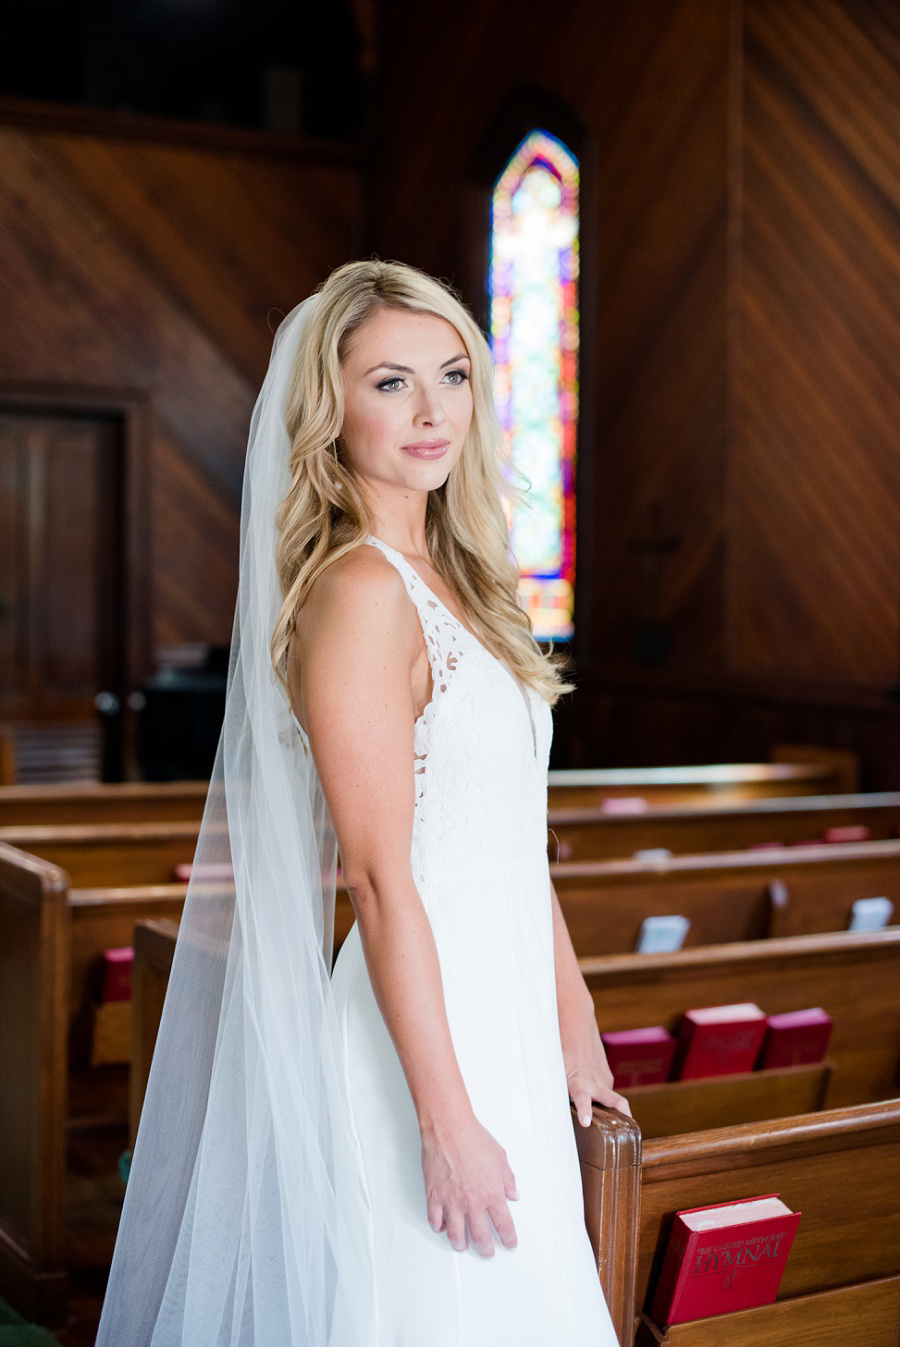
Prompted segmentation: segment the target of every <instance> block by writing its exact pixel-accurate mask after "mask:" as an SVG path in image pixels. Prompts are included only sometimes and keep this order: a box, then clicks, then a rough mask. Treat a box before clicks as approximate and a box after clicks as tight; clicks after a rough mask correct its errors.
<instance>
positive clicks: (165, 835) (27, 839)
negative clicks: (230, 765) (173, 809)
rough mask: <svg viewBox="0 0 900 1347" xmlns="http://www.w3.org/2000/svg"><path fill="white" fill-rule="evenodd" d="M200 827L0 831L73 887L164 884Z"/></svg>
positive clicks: (187, 855) (188, 855)
mask: <svg viewBox="0 0 900 1347" xmlns="http://www.w3.org/2000/svg"><path fill="white" fill-rule="evenodd" d="M199 828H200V825H199V823H196V822H190V821H183V822H180V823H126V824H116V823H95V824H91V825H86V824H60V825H57V826H43V827H25V826H22V827H16V828H0V842H6V843H8V844H9V845H11V846H14V847H18V848H19V849H21V850H22V851H27V852H29V853H31V854H32V855H35V856H41V857H43V859H44V860H48V861H50V862H51V863H52V864H54V865H58V866H60V867H61V868H62V869H64V870H65V871H66V873H67V874H68V875H69V878H70V880H71V882H72V884H73V886H74V887H76V888H104V887H107V886H118V887H121V886H123V885H125V886H127V885H135V884H168V883H171V882H172V880H173V879H174V874H175V867H176V865H180V864H182V863H186V862H187V863H189V862H190V861H191V860H192V859H193V856H194V849H195V847H196V845H197V833H198V831H199Z"/></svg>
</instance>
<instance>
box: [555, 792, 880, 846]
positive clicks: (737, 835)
mask: <svg viewBox="0 0 900 1347" xmlns="http://www.w3.org/2000/svg"><path fill="white" fill-rule="evenodd" d="M857 825H862V826H863V827H866V828H868V829H869V833H870V836H871V838H872V839H873V840H876V839H879V838H882V839H884V838H892V837H896V836H897V835H898V828H900V792H897V791H887V792H882V793H880V794H871V795H827V796H806V797H803V796H798V797H796V798H794V799H782V800H749V801H747V802H746V803H745V804H743V805H729V806H728V807H727V808H723V809H696V808H685V807H681V808H675V807H667V808H661V809H652V810H649V811H647V812H646V813H643V814H633V815H628V814H623V815H614V814H608V813H604V812H603V811H602V810H601V809H562V810H561V809H551V811H550V817H549V826H550V829H551V830H552V833H551V838H550V857H551V860H558V861H590V860H594V861H599V860H614V859H616V858H617V857H627V856H633V855H634V853H635V852H636V851H644V850H648V849H656V848H660V847H665V848H667V849H668V850H669V851H672V852H675V853H677V854H680V855H685V854H697V853H701V852H707V851H740V850H741V849H742V848H744V847H750V846H755V845H757V844H759V843H773V842H779V843H791V842H804V841H809V840H810V839H812V838H816V837H821V836H822V835H823V834H824V832H825V830H826V829H828V828H844V827H851V826H857ZM554 837H555V839H556V840H554ZM557 842H558V847H557Z"/></svg>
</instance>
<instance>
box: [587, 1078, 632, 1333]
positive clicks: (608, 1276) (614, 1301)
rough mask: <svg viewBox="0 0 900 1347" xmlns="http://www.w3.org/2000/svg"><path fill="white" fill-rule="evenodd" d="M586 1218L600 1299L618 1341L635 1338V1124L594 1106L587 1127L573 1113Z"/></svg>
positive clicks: (622, 1116) (623, 1116) (622, 1115)
mask: <svg viewBox="0 0 900 1347" xmlns="http://www.w3.org/2000/svg"><path fill="white" fill-rule="evenodd" d="M572 1125H573V1127H574V1128H575V1137H576V1145H577V1147H578V1159H579V1163H580V1165H581V1181H582V1186H583V1188H584V1216H585V1225H586V1226H587V1231H588V1235H589V1237H590V1241H591V1246H592V1248H593V1250H594V1255H595V1257H596V1259H597V1270H598V1273H599V1275H600V1282H601V1285H602V1286H603V1294H604V1295H605V1297H606V1303H607V1305H608V1306H609V1312H610V1314H611V1316H612V1321H613V1324H614V1325H615V1329H616V1333H617V1335H618V1338H619V1341H620V1342H621V1343H623V1344H627V1343H630V1342H631V1340H632V1336H633V1333H634V1296H635V1281H636V1276H637V1232H638V1222H639V1219H640V1202H641V1132H640V1128H639V1127H638V1125H637V1123H636V1122H635V1121H634V1119H633V1118H628V1117H626V1116H625V1114H623V1113H617V1112H615V1111H614V1110H613V1109H606V1108H601V1107H600V1106H599V1105H597V1104H595V1105H594V1109H593V1120H592V1122H591V1125H590V1127H582V1125H581V1123H580V1122H579V1121H578V1118H577V1116H576V1115H575V1110H574V1105H573V1107H572Z"/></svg>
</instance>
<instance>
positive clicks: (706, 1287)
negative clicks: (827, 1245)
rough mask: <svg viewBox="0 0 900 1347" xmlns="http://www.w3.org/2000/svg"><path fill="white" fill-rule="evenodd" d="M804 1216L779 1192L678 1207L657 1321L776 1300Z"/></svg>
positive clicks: (707, 1315) (673, 1321) (673, 1320)
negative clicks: (707, 1204)
mask: <svg viewBox="0 0 900 1347" xmlns="http://www.w3.org/2000/svg"><path fill="white" fill-rule="evenodd" d="M799 1221H800V1212H799V1211H791V1210H790V1208H789V1207H787V1206H786V1205H785V1204H784V1202H782V1201H781V1199H780V1198H779V1196H778V1194H777V1193H769V1194H767V1195H766V1196H765V1197H757V1198H751V1199H747V1200H744V1201H741V1202H728V1203H718V1204H716V1205H714V1206H711V1207H691V1208H688V1209H686V1210H685V1211H679V1212H677V1213H676V1215H675V1223H674V1225H673V1226H672V1233H671V1234H670V1236H669V1244H668V1247H667V1249H666V1256H665V1259H664V1261H663V1266H662V1272H661V1273H660V1277H659V1283H658V1285H657V1288H656V1295H655V1296H654V1299H653V1308H652V1311H651V1313H652V1316H653V1318H654V1319H655V1321H656V1323H657V1324H659V1325H669V1324H680V1323H684V1322H685V1321H686V1320H688V1319H708V1318H710V1317H711V1316H713V1315H716V1314H727V1313H730V1312H731V1311H733V1310H749V1309H753V1308H754V1307H755V1306H757V1305H770V1304H771V1303H772V1301H773V1300H774V1299H775V1297H776V1295H777V1294H778V1287H779V1286H780V1284H781V1276H782V1273H783V1272H784V1268H785V1264H786V1263H787V1258H788V1254H789V1253H790V1251H791V1245H792V1244H793V1242H794V1234H795V1232H796V1229H797V1225H798V1223H799Z"/></svg>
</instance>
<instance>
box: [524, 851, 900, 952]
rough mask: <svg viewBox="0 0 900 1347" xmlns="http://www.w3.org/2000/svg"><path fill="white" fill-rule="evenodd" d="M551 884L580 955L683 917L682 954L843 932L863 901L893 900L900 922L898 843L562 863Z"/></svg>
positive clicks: (622, 946)
mask: <svg viewBox="0 0 900 1347" xmlns="http://www.w3.org/2000/svg"><path fill="white" fill-rule="evenodd" d="M551 877H552V880H553V885H554V887H555V889H556V893H557V896H558V897H559V901H560V905H561V906H562V910H563V915H564V916H565V919H566V925H567V927H568V930H569V935H570V937H571V939H572V944H573V945H574V947H575V952H576V954H579V955H584V956H588V955H591V954H625V953H628V952H630V951H632V950H634V949H635V948H636V945H637V941H638V937H639V935H640V930H641V923H642V922H643V920H644V918H645V917H652V916H672V915H679V916H683V917H687V919H688V920H689V921H690V923H691V924H690V929H689V930H688V932H687V936H686V937H685V947H686V948H692V947H695V946H699V945H716V944H726V943H728V942H730V941H736V940H762V939H765V938H767V937H769V936H787V935H814V934H817V933H820V932H827V931H842V930H846V929H847V926H848V924H849V921H850V916H851V909H852V905H853V903H854V902H855V901H856V899H858V898H871V897H875V896H882V895H883V896H884V897H886V898H889V899H890V900H891V901H892V902H893V903H894V916H893V921H894V922H895V923H896V922H898V921H900V841H880V842H861V843H858V844H842V845H839V846H837V845H826V846H814V847H797V848H795V847H785V848H781V849H777V850H775V851H768V850H766V851H738V852H725V853H716V852H711V853H710V854H708V855H706V856H697V855H683V856H673V857H672V858H671V859H670V860H659V861H638V860H622V861H593V862H583V863H577V862H563V863H560V864H556V865H553V866H551ZM776 896H777V901H776Z"/></svg>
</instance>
